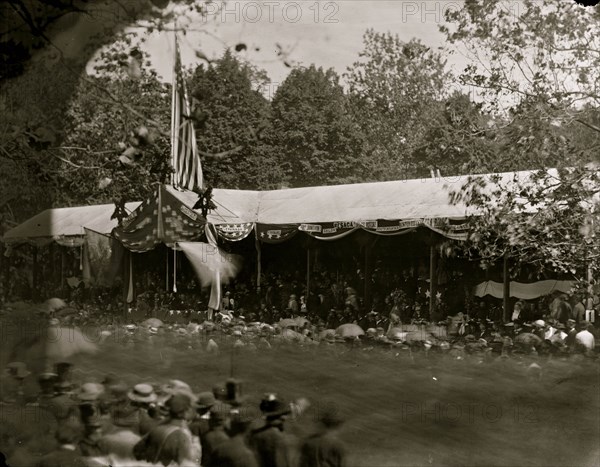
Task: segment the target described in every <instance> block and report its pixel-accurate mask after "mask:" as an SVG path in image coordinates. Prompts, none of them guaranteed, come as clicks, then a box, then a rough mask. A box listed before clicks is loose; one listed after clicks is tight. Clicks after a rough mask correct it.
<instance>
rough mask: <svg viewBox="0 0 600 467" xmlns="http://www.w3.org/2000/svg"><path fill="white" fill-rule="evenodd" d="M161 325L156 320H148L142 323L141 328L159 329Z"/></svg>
mask: <svg viewBox="0 0 600 467" xmlns="http://www.w3.org/2000/svg"><path fill="white" fill-rule="evenodd" d="M162 325H163V322H162V321H161V320H160V319H158V318H148V319H147V320H146V321H144V322H142V326H146V327H149V328H159V327H161V326H162Z"/></svg>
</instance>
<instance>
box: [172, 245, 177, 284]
mask: <svg viewBox="0 0 600 467" xmlns="http://www.w3.org/2000/svg"><path fill="white" fill-rule="evenodd" d="M173 293H177V250H176V245H173Z"/></svg>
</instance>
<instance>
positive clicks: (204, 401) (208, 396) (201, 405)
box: [196, 391, 217, 417]
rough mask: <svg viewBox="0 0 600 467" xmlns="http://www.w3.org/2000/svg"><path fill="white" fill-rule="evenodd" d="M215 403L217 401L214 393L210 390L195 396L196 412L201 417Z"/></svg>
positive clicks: (208, 411)
mask: <svg viewBox="0 0 600 467" xmlns="http://www.w3.org/2000/svg"><path fill="white" fill-rule="evenodd" d="M216 403H217V399H216V398H215V395H214V394H213V393H212V392H210V391H206V392H201V393H200V394H198V396H197V400H196V412H197V413H198V415H199V416H201V417H202V416H205V415H207V414H208V413H210V410H211V409H212V408H213V407H214V405H215V404H216Z"/></svg>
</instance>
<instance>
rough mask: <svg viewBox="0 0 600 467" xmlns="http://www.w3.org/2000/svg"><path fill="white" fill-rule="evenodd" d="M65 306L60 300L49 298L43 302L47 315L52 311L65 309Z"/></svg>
mask: <svg viewBox="0 0 600 467" xmlns="http://www.w3.org/2000/svg"><path fill="white" fill-rule="evenodd" d="M66 306H67V304H66V303H65V301H64V300H62V299H60V298H49V299H48V300H46V301H45V302H44V308H45V309H46V311H47V312H48V313H52V312H53V311H58V310H61V309H63V308H65V307H66Z"/></svg>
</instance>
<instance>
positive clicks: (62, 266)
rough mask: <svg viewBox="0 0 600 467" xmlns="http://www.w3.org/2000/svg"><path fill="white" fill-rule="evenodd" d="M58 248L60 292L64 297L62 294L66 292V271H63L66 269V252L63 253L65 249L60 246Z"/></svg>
mask: <svg viewBox="0 0 600 467" xmlns="http://www.w3.org/2000/svg"><path fill="white" fill-rule="evenodd" d="M59 248H60V290H61V293H62V294H63V296H64V294H65V292H66V290H65V289H66V283H65V282H66V281H65V274H66V271H65V269H66V267H67V252H66V251H65V248H66V247H64V246H62V245H60V246H59Z"/></svg>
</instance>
